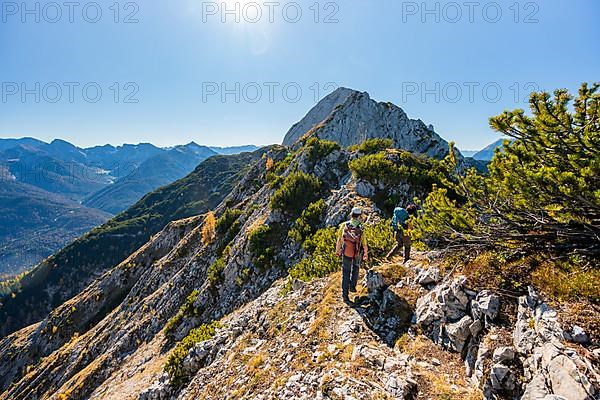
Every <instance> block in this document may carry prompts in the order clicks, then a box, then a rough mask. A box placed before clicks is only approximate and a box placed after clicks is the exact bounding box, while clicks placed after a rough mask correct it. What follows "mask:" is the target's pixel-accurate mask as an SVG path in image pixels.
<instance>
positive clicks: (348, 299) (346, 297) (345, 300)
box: [342, 295, 353, 305]
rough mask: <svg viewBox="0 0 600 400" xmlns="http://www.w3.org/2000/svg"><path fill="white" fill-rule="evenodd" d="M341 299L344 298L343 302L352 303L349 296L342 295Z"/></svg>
mask: <svg viewBox="0 0 600 400" xmlns="http://www.w3.org/2000/svg"><path fill="white" fill-rule="evenodd" d="M342 299H343V300H344V303H346V304H348V305H350V304H353V303H352V301H351V300H350V297H348V295H345V296H342Z"/></svg>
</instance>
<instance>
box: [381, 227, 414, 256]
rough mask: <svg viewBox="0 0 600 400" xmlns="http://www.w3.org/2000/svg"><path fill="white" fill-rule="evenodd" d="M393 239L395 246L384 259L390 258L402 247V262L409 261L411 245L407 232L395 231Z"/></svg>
mask: <svg viewBox="0 0 600 400" xmlns="http://www.w3.org/2000/svg"><path fill="white" fill-rule="evenodd" d="M394 237H395V238H396V244H395V245H394V247H393V248H392V250H390V252H389V253H388V255H387V256H386V258H390V257H392V256H393V255H395V254H396V252H397V251H398V250H400V249H402V247H404V261H406V260H408V259H410V247H411V244H412V243H411V240H410V236H409V235H408V232H404V230H397V231H396V232H394Z"/></svg>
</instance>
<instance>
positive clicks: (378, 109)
mask: <svg viewBox="0 0 600 400" xmlns="http://www.w3.org/2000/svg"><path fill="white" fill-rule="evenodd" d="M305 135H314V136H316V137H318V138H321V139H326V140H333V141H335V142H337V143H339V144H340V145H342V146H351V145H356V144H360V143H362V142H363V141H365V140H367V139H371V138H388V139H392V141H393V143H394V145H395V146H396V147H398V148H401V149H405V150H408V151H411V152H415V153H421V154H426V155H428V156H431V157H436V158H443V157H444V156H445V155H446V154H448V143H447V142H446V141H445V140H444V139H442V138H441V137H440V136H439V135H438V134H437V133H435V131H434V128H433V126H432V125H429V126H427V125H425V123H424V122H423V121H421V120H420V119H416V120H415V119H410V118H408V116H407V115H406V113H405V112H404V111H403V110H402V109H401V108H400V107H398V106H396V105H394V104H392V103H389V102H385V103H384V102H380V103H378V102H376V101H375V100H372V99H371V98H370V97H369V94H368V93H366V92H358V91H356V90H352V89H348V88H339V89H337V90H335V91H334V92H333V93H331V94H330V95H328V96H326V97H325V98H324V99H323V100H321V101H320V102H319V103H318V104H317V105H316V106H315V107H314V108H313V109H312V110H310V111H309V113H308V114H307V115H306V116H305V117H304V118H303V119H302V120H301V121H299V122H298V123H296V124H294V125H293V126H292V127H291V129H290V130H289V131H288V133H287V134H286V135H285V138H284V140H283V144H284V145H286V146H293V145H294V144H295V143H296V142H297V141H298V140H300V139H301V138H302V137H304V136H305Z"/></svg>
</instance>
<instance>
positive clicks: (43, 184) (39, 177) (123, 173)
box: [0, 138, 257, 276]
mask: <svg viewBox="0 0 600 400" xmlns="http://www.w3.org/2000/svg"><path fill="white" fill-rule="evenodd" d="M256 149H257V147H256V146H238V147H225V148H220V147H215V148H209V147H206V146H201V145H198V144H196V143H194V142H191V143H189V144H187V145H182V146H175V147H170V148H160V147H157V146H154V145H152V144H149V143H140V144H137V145H131V144H125V145H122V146H116V147H115V146H111V145H104V146H96V147H90V148H80V147H77V146H75V145H73V144H71V143H69V142H66V141H64V140H60V139H57V140H54V141H52V142H51V143H46V142H43V141H41V140H37V139H34V138H22V139H0V210H1V211H2V213H1V214H0V276H1V275H3V274H11V273H18V272H20V271H22V270H25V269H27V268H29V267H31V266H33V265H35V264H36V263H38V262H39V261H41V260H42V259H43V258H45V257H47V256H49V255H50V254H52V253H53V252H55V251H56V250H58V249H60V248H61V247H63V246H64V245H65V244H67V243H69V242H70V241H72V240H74V239H75V238H77V237H78V236H80V235H81V234H83V233H85V232H87V231H89V230H90V229H91V228H93V227H95V226H97V225H99V224H101V223H103V222H105V221H106V220H108V219H109V218H110V217H111V216H112V215H115V214H118V213H120V212H121V211H123V210H125V209H127V208H128V207H129V206H131V205H132V204H134V203H135V202H136V201H138V200H139V199H141V198H142V197H143V196H144V195H145V194H146V193H149V192H151V191H153V190H155V189H157V188H159V187H161V186H164V185H168V184H170V183H172V182H174V181H176V180H177V179H179V178H182V177H184V176H186V175H187V174H189V173H190V172H192V171H193V170H194V168H195V167H196V166H197V165H198V164H199V163H201V162H202V161H203V160H205V159H207V158H209V157H212V156H215V155H218V154H236V153H239V152H243V151H253V150H256Z"/></svg>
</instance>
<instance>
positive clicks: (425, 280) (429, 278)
mask: <svg viewBox="0 0 600 400" xmlns="http://www.w3.org/2000/svg"><path fill="white" fill-rule="evenodd" d="M439 281H440V270H439V268H436V267H431V268H427V269H422V270H421V271H420V272H419V274H418V275H417V276H416V278H415V282H416V283H417V284H419V285H422V286H427V285H431V284H432V283H437V282H439Z"/></svg>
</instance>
